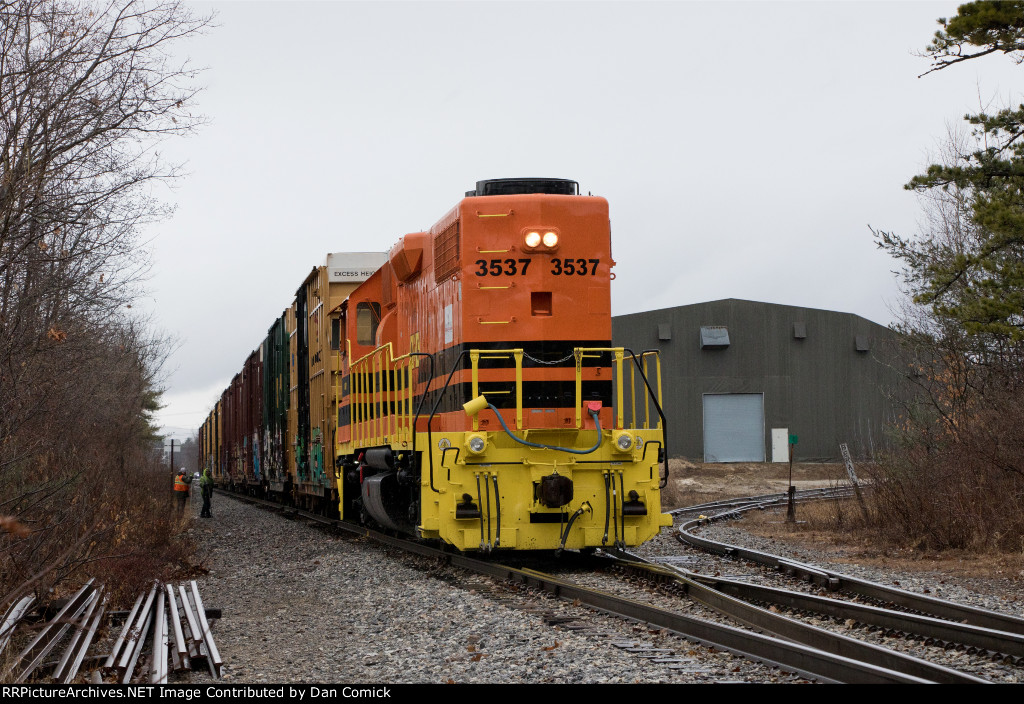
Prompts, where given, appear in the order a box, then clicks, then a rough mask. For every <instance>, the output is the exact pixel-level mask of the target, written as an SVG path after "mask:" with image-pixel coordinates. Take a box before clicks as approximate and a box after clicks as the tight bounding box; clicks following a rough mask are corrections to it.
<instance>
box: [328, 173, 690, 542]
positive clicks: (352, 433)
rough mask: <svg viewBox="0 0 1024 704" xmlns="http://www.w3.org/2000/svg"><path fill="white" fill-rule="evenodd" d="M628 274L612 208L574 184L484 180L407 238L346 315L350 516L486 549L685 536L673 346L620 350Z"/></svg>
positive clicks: (345, 472) (344, 424)
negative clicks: (662, 353) (678, 505)
mask: <svg viewBox="0 0 1024 704" xmlns="http://www.w3.org/2000/svg"><path fill="white" fill-rule="evenodd" d="M613 265H614V262H613V261H612V258H611V237H610V226H609V220H608V204H607V201H605V200H604V199H603V198H598V197H591V196H581V195H578V186H577V184H576V182H574V181H567V180H562V179H500V180H492V181H481V182H478V183H477V188H476V190H474V191H471V192H469V193H467V194H466V198H465V199H463V200H462V201H461V202H460V203H459V204H458V205H457V206H456V207H455V208H453V209H452V210H451V211H450V212H448V213H447V214H446V215H445V216H444V217H443V218H442V219H441V220H440V221H438V223H437V224H436V225H435V226H434V227H432V228H431V229H430V230H429V231H428V232H418V233H413V234H410V235H406V236H405V237H404V238H402V240H401V241H400V242H399V243H398V244H396V245H395V246H394V247H393V248H392V249H391V251H390V252H389V253H388V261H387V263H386V264H385V265H384V266H382V267H381V268H380V269H379V270H377V271H376V272H375V273H374V274H373V275H372V276H371V277H369V278H368V279H367V280H366V281H365V282H364V283H362V284H361V285H360V286H358V287H357V288H356V289H355V290H354V291H352V293H351V294H350V295H349V296H348V298H347V299H346V300H345V301H344V303H342V305H341V306H339V307H338V309H337V311H336V312H335V314H336V315H337V316H339V318H340V329H342V330H344V331H345V340H344V344H343V345H339V351H338V355H337V359H336V362H335V365H334V369H335V374H334V380H335V398H336V403H337V411H338V420H337V428H336V436H335V459H336V467H337V470H336V471H337V490H338V495H339V497H340V507H341V511H342V513H343V514H344V515H345V516H346V517H348V518H356V517H360V518H361V519H362V520H363V521H367V522H373V523H377V524H379V525H381V526H384V527H387V528H391V529H394V530H400V531H406V532H414V533H416V534H417V535H420V536H422V537H426V538H438V539H440V540H442V541H444V542H447V543H450V544H452V545H454V546H456V547H458V548H459V549H463V550H471V549H479V550H484V551H487V550H491V549H494V548H510V549H560V548H565V547H569V548H593V547H600V546H611V545H613V544H618V545H637V544H639V543H641V542H643V541H645V540H647V539H649V538H651V537H653V536H654V535H656V534H657V533H658V531H659V530H660V527H661V526H668V525H671V523H672V521H671V517H670V516H668V515H667V514H662V513H661V510H660V506H661V502H660V488H661V486H662V483H663V481H664V480H665V479H667V472H668V468H667V463H666V464H665V467H664V470H662V468H661V466H660V465H661V462H663V461H664V458H665V455H666V453H665V442H664V437H663V423H662V420H663V419H661V418H660V414H661V411H660V403H659V399H658V396H659V393H660V391H659V390H656V387H658V386H659V385H660V370H659V368H658V367H657V353H656V352H647V353H643V354H634V353H633V352H631V351H628V350H622V349H613V348H611V305H610V281H611V279H612V278H613V274H612V273H611V269H612V266H613ZM654 372H657V374H655V373H654Z"/></svg>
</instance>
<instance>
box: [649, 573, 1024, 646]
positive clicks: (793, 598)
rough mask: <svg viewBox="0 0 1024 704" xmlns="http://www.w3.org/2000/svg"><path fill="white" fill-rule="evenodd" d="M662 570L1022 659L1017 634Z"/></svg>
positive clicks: (736, 592) (753, 596)
mask: <svg viewBox="0 0 1024 704" xmlns="http://www.w3.org/2000/svg"><path fill="white" fill-rule="evenodd" d="M656 564H657V563H656ZM665 568H666V569H668V570H672V571H674V572H678V573H680V574H681V575H683V576H684V577H686V578H687V579H690V580H693V581H695V582H700V583H701V584H703V585H705V586H708V587H710V588H712V589H715V590H716V591H720V592H724V593H726V594H730V595H732V596H736V597H738V598H740V599H743V600H745V601H760V602H763V603H770V604H776V605H778V606H783V607H786V608H789V609H795V610H800V611H810V612H814V613H818V614H822V615H825V616H831V617H832V618H836V619H843V620H845V619H853V620H855V621H858V622H860V623H863V624H866V625H871V626H877V627H879V628H884V629H887V630H893V631H899V632H903V633H913V634H916V635H919V636H923V637H925V638H931V639H935V640H937V641H941V642H942V643H959V644H961V645H966V646H970V647H974V648H979V649H981V650H987V651H991V652H993V653H1001V654H1003V655H1012V656H1015V657H1018V658H1019V657H1022V656H1024V636H1022V635H1020V634H1018V633H1008V632H1006V631H999V630H995V629H992V628H982V627H981V626H974V625H972V624H968V623H957V622H954V621H946V620H943V619H939V618H933V617H931V616H922V615H920V614H914V613H910V612H907V611H893V610H891V609H885V608H882V607H880V606H871V605H869V604H858V603H855V602H852V601H843V600H840V599H831V598H829V597H824V596H818V595H816V594H805V593H803V592H794V591H789V590H786V589H778V588H775V587H767V586H764V585H760V584H751V583H748V582H740V581H737V580H732V579H725V578H722V577H708V576H706V575H701V574H697V573H695V572H691V571H689V570H686V569H683V568H679V567H675V566H672V565H666V566H665Z"/></svg>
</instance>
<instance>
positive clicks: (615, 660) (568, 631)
mask: <svg viewBox="0 0 1024 704" xmlns="http://www.w3.org/2000/svg"><path fill="white" fill-rule="evenodd" d="M194 509H195V514H196V517H195V518H194V524H193V527H192V528H191V530H192V531H193V532H194V535H195V536H196V537H197V538H198V540H199V542H200V544H201V549H200V560H201V562H202V565H203V566H204V567H205V568H207V569H208V570H209V573H208V574H206V575H205V576H203V577H201V578H199V579H198V582H199V588H200V591H201V593H202V595H203V600H204V602H205V604H206V606H207V607H210V608H220V609H222V612H223V618H221V619H219V620H215V621H214V622H213V624H212V629H213V635H214V637H215V639H216V643H217V646H218V648H219V650H220V652H221V655H222V657H223V659H224V663H225V666H224V673H223V676H224V680H225V681H226V682H236V683H253V684H256V683H287V682H292V683H303V682H304V683H326V684H330V683H368V682H375V683H394V684H401V683H448V682H454V683H501V684H504V683H568V684H572V683H604V682H620V683H633V682H638V683H689V682H726V681H732V682H736V681H741V682H780V681H781V682H787V681H803V680H800V679H799V678H796V677H794V676H792V675H790V674H788V673H783V672H780V671H779V670H778V669H776V668H772V667H769V666H766V665H763V664H759V663H754V662H751V661H748V660H745V659H743V658H740V657H737V656H734V655H732V654H730V653H725V652H720V651H717V650H715V649H713V648H706V647H703V646H699V645H696V644H693V643H690V642H688V641H686V640H685V639H682V638H679V637H676V636H674V635H672V634H668V633H664V632H659V631H652V630H651V629H649V628H648V627H646V626H643V625H640V624H634V623H629V622H626V621H623V620H621V619H616V618H612V617H608V616H604V615H602V614H597V613H595V612H593V611H591V610H589V609H586V608H583V607H579V606H574V605H573V604H571V603H569V602H566V601H563V600H559V599H557V598H554V597H551V596H550V595H546V594H537V593H534V592H532V591H528V590H522V589H519V588H514V587H512V586H510V585H504V584H501V583H497V582H495V581H494V580H491V579H489V578H486V577H480V576H470V575H467V574H465V573H463V572H462V571H460V570H454V569H452V568H450V567H449V566H447V565H444V564H441V563H439V562H437V561H434V560H428V559H425V558H421V557H412V556H409V555H405V554H403V553H400V552H399V551H397V550H395V549H393V548H386V547H383V546H381V545H379V544H377V543H375V542H372V541H369V540H366V539H362V538H354V537H350V536H348V535H344V534H341V533H338V534H334V533H332V532H330V531H327V530H324V529H320V528H317V527H312V526H310V525H309V524H308V523H307V522H305V521H303V520H295V519H289V518H286V517H284V516H282V515H280V514H278V513H275V512H272V511H268V510H265V509H261V508H258V507H254V506H250V505H248V504H245V503H242V502H240V501H237V500H235V499H233V498H230V497H227V496H224V495H217V496H215V497H214V505H213V518H210V519H201V518H199V517H198V505H196V506H194ZM723 528H724V527H723ZM716 529H717V527H716ZM727 529H728V530H736V529H735V528H734V527H731V526H730V527H728V528H727ZM740 532H741V533H742V531H740ZM735 541H736V542H741V537H740V536H735ZM754 547H757V546H756V545H754ZM773 547H775V548H778V547H779V546H777V545H776V546H773ZM645 551H646V552H647V553H648V554H650V555H652V556H653V555H663V556H664V555H684V554H685V555H687V556H686V557H684V558H683V559H684V560H686V561H691V560H696V561H698V562H700V563H701V564H702V565H703V569H701V571H704V570H705V569H707V570H712V571H714V570H717V569H718V567H715V566H713V565H712V564H710V563H703V560H704V558H702V557H698V553H696V552H694V551H690V550H687V549H686V548H684V547H683V546H681V545H679V544H678V543H677V542H676V541H675V539H674V537H673V536H672V535H671V534H670V533H669V532H668V531H667V530H666V531H664V532H663V535H662V536H660V537H659V538H658V539H657V540H656V541H653V542H652V543H650V544H649V546H648V547H647V548H646V549H645ZM776 551H778V550H776ZM710 559H715V560H718V558H710ZM717 564H719V565H721V566H722V567H726V563H724V562H718V563H717ZM733 567H734V568H738V569H740V570H741V571H747V568H740V566H738V565H736V566H733ZM843 569H844V571H848V572H851V573H852V572H854V570H852V569H850V567H849V566H848V565H844V566H843ZM730 571H731V570H730ZM750 571H751V572H753V571H756V570H753V569H751V570H750ZM865 576H867V575H865ZM888 577H889V578H890V580H891V579H893V577H892V575H888ZM908 577H909V576H908ZM870 578H875V579H878V577H877V576H875V577H870ZM879 581H882V580H879ZM948 584H949V580H947V585H948ZM943 596H947V594H944V595H943ZM950 596H951V595H950ZM979 598H980V597H979ZM968 603H970V602H968ZM984 603H991V602H984ZM978 605H981V603H979V604H978ZM988 608H998V606H996V605H994V604H993V605H990V606H988ZM626 646H634V647H632V648H627V647H626ZM644 648H646V649H651V648H657V649H662V652H658V653H657V656H656V657H655V654H654V653H653V652H644V650H643V649H644ZM658 660H665V661H667V662H658ZM176 677H177V678H178V679H177V681H180V682H206V681H209V675H208V674H203V673H199V672H195V673H188V674H185V675H177V676H176Z"/></svg>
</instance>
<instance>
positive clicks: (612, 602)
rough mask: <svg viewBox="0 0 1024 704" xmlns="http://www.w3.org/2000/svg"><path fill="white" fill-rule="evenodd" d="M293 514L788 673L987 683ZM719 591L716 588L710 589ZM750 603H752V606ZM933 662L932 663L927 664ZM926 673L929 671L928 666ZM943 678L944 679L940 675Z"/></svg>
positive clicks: (867, 680) (887, 680) (869, 679)
mask: <svg viewBox="0 0 1024 704" xmlns="http://www.w3.org/2000/svg"><path fill="white" fill-rule="evenodd" d="M228 495H230V496H235V497H236V498H239V499H241V500H243V501H245V502H248V503H256V504H262V505H266V506H270V507H278V508H280V505H279V504H274V503H273V502H269V501H265V500H263V499H256V498H254V497H250V496H239V495H235V494H228ZM287 513H288V514H290V515H300V516H302V517H304V518H308V519H311V520H314V521H317V522H319V523H323V524H325V525H329V526H334V527H337V528H340V529H342V530H345V531H347V532H350V533H353V534H356V535H361V536H365V537H368V538H371V539H373V540H375V541H377V542H380V543H382V544H385V545H389V546H392V547H396V548H399V549H401V550H403V551H406V552H412V553H415V554H419V555H424V556H428V557H435V558H443V559H445V560H446V561H447V562H448V563H449V564H451V565H453V566H455V567H461V568H463V569H467V570H471V571H474V572H477V573H479V574H485V575H488V576H491V577H494V578H496V579H500V580H507V581H511V582H516V583H520V584H524V585H527V586H530V587H534V588H537V589H541V590H544V591H546V592H548V593H551V594H553V595H554V596H557V597H559V598H561V599H565V600H568V601H573V602H576V601H578V602H579V603H581V604H585V605H586V606H589V607H591V608H593V609H595V610H598V611H602V612H605V613H609V614H612V615H614V616H618V617H621V618H626V619H628V620H633V621H640V622H643V623H647V624H650V625H652V626H655V627H658V628H664V629H666V630H669V631H671V632H673V633H675V634H677V635H680V636H682V637H684V638H687V639H690V640H694V641H697V642H700V643H703V644H707V645H711V646H714V647H716V648H719V649H722V650H726V651H729V652H732V653H735V654H737V655H740V656H742V657H745V658H748V659H751V660H754V661H760V662H765V663H768V664H771V665H775V666H777V667H780V668H782V669H784V670H787V671H793V672H797V673H798V674H800V675H802V676H804V677H808V678H809V679H819V680H823V681H828V682H850V683H918V684H922V683H927V682H935V681H958V682H972V683H973V682H984V680H979V679H977V678H973V677H971V676H969V675H963V673H956V671H954V670H947V671H946V672H943V673H940V672H939V671H938V670H935V669H930V670H929V671H928V672H929V675H931V676H930V677H921V676H918V675H913V674H908V673H906V672H899V671H896V670H893V669H889V668H886V667H881V666H878V665H875V664H872V663H867V662H863V661H858V660H855V659H853V658H850V657H847V656H845V655H842V654H838V653H835V652H829V651H826V650H823V649H820V648H815V647H811V646H807V645H803V644H800V643H795V642H792V641H790V640H786V639H782V638H775V637H772V636H767V635H763V634H760V633H756V632H753V631H748V630H743V629H740V628H736V627H733V626H728V625H724V624H718V623H715V622H712V621H705V620H702V619H697V618H693V617H690V616H686V615H683V614H678V613H675V612H671V611H667V610H665V609H660V608H657V607H654V606H651V605H649V604H644V603H642V602H637V601H634V600H631V599H627V598H624V597H619V596H615V595H612V594H608V593H605V592H601V591H598V590H594V589H590V588H587V587H582V586H580V585H577V584H573V583H571V582H567V581H565V580H561V579H558V578H556V577H552V576H550V575H545V574H543V573H540V572H536V571H534V570H528V569H517V568H513V567H508V566H505V565H499V564H496V563H492V562H485V561H483V560H477V559H475V558H470V557H467V556H465V555H461V554H455V553H451V552H447V551H444V550H441V549H439V548H435V547H432V546H429V545H425V544H423V543H419V542H415V541H411V540H409V539H407V538H397V537H393V536H389V535H385V534H383V533H378V532H376V531H373V530H370V529H367V528H364V527H362V526H355V525H352V524H349V523H346V522H344V521H339V520H337V519H329V518H325V517H323V516H317V515H315V514H311V513H308V512H306V511H301V510H298V509H288V510H287ZM709 591H713V590H709ZM748 606H749V605H748ZM925 664H928V663H925ZM922 671H923V669H922ZM957 675H960V677H959V678H957ZM937 677H941V678H942V679H935V678H937Z"/></svg>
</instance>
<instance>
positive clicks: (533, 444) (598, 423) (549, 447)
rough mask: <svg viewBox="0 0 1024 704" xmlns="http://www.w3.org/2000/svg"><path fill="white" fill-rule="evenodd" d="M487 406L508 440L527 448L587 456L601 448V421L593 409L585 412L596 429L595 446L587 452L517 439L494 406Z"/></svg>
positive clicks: (489, 404)
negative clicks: (590, 417)
mask: <svg viewBox="0 0 1024 704" xmlns="http://www.w3.org/2000/svg"><path fill="white" fill-rule="evenodd" d="M487 406H488V407H489V408H490V409H491V410H492V411H494V415H496V416H498V422H499V423H501V427H502V428H504V429H505V433H506V434H507V435H508V436H509V437H510V438H512V439H513V440H515V441H516V442H518V443H519V444H521V445H526V446H527V447H536V448H539V449H541V450H558V451H559V452H569V453H572V454H574V455H589V454H590V453H591V452H594V451H595V450H597V448H599V447H601V421H600V420H599V419H598V417H597V411H595V410H593V409H590V408H588V409H587V412H588V413H590V415H591V416H592V417H593V419H594V426H595V427H596V428H597V444H595V445H594V446H593V447H592V448H590V449H589V450H572V449H569V448H568V447H558V446H557V445H542V444H540V443H537V442H530V441H529V440H523V439H522V438H517V437H516V436H515V435H513V434H512V431H511V430H509V429H508V426H507V425H505V419H504V418H502V417H501V414H500V413H498V409H497V408H495V407H494V404H491V403H488V404H487Z"/></svg>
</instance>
